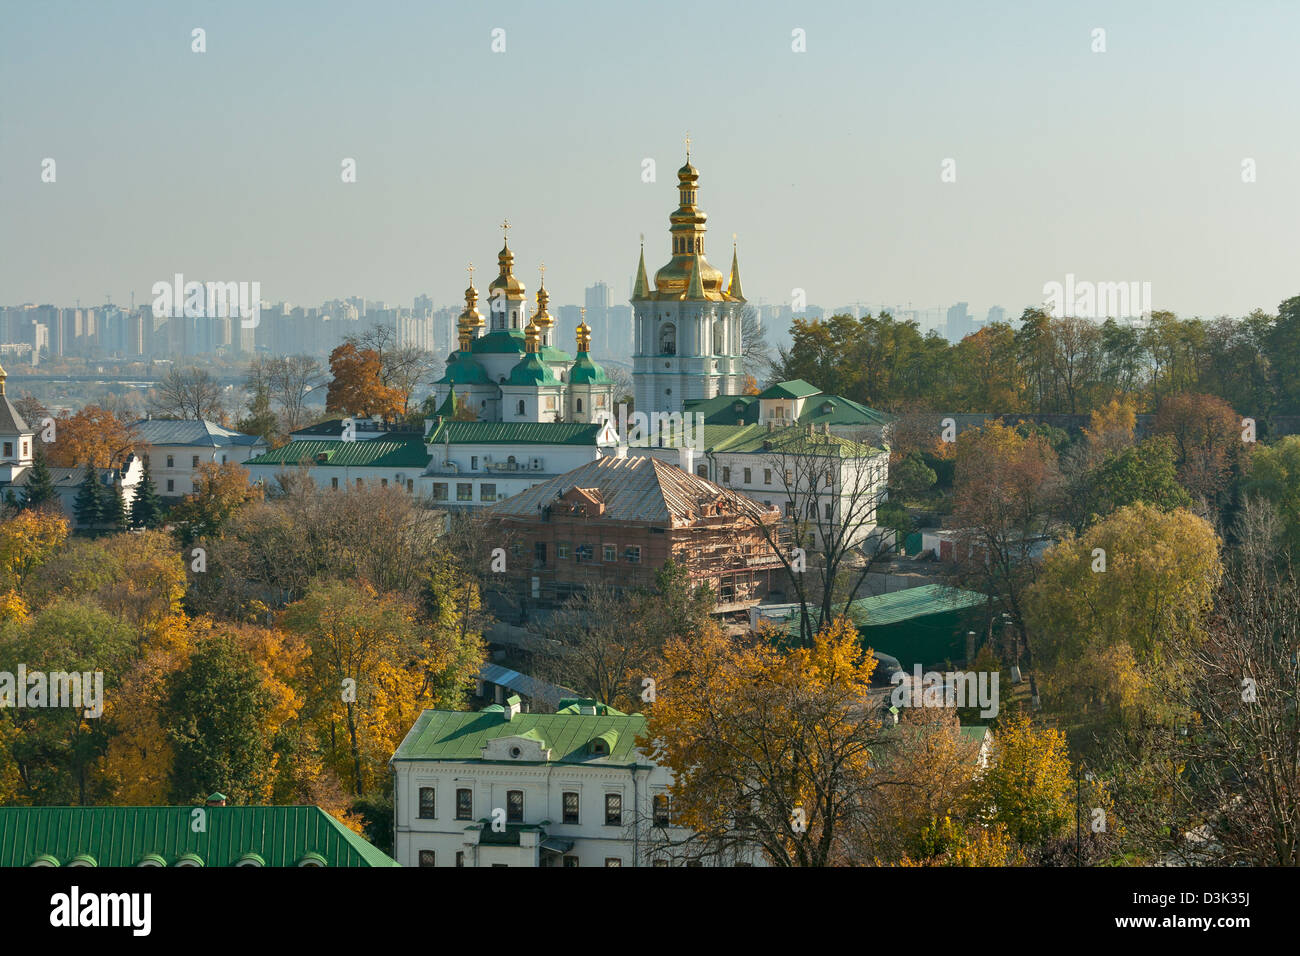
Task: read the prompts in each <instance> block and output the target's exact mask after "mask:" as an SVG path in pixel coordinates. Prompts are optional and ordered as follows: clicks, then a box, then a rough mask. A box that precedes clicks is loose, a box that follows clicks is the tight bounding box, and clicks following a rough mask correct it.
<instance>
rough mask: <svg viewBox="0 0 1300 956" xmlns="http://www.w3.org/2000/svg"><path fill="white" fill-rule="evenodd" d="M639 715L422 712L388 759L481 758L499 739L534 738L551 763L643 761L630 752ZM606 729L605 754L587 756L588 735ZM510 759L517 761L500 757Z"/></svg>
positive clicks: (640, 725)
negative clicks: (611, 735) (607, 744)
mask: <svg viewBox="0 0 1300 956" xmlns="http://www.w3.org/2000/svg"><path fill="white" fill-rule="evenodd" d="M645 728H646V722H645V718H644V717H642V716H641V715H640V714H619V713H617V712H614V713H613V714H609V713H607V714H603V715H601V714H576V713H573V712H572V711H570V712H568V713H560V714H516V715H515V716H514V719H513V720H507V719H506V718H505V714H504V713H502V712H501V711H479V712H475V713H466V712H465V711H452V710H426V711H424V712H423V713H422V714H420V716H419V717H418V718H417V719H416V721H415V726H414V727H412V728H411V730H410V732H409V733H408V734H407V735H406V739H405V740H403V741H402V743H401V746H399V747H398V748H397V753H395V754H394V755H393V759H394V760H458V761H459V760H482V759H483V747H484V745H486V744H487V742H488V741H489V740H495V739H497V738H499V737H524V736H527V737H529V738H530V739H533V740H536V739H537V738H538V737H539V736H540V737H541V739H542V740H544V741H546V746H547V747H549V748H550V750H551V760H550V762H551V763H569V764H574V763H590V762H592V761H601V762H604V763H610V764H614V765H617V766H630V765H632V764H638V763H644V759H643V758H641V757H640V756H639V755H638V754H637V753H636V739H637V737H638V736H639V735H641V734H643V733H645ZM611 731H613V732H614V734H616V735H617V736H616V737H614V738H613V746H612V747H611V748H610V752H609V754H608V755H603V754H602V755H599V756H596V755H593V754H592V753H591V752H590V747H589V744H590V742H591V740H592V738H594V737H603V738H604V739H605V740H606V741H607V742H608V741H609V737H607V736H605V735H607V734H609V733H610V732H611ZM506 762H509V763H515V762H517V761H506Z"/></svg>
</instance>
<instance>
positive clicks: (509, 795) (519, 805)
mask: <svg viewBox="0 0 1300 956" xmlns="http://www.w3.org/2000/svg"><path fill="white" fill-rule="evenodd" d="M523 822H524V792H523V791H522V790H507V791H506V823H523Z"/></svg>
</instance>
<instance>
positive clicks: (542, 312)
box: [529, 265, 555, 345]
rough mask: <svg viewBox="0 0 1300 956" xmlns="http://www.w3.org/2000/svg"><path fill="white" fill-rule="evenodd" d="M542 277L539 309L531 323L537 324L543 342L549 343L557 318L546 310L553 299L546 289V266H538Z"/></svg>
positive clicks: (538, 302) (538, 288)
mask: <svg viewBox="0 0 1300 956" xmlns="http://www.w3.org/2000/svg"><path fill="white" fill-rule="evenodd" d="M538 272H540V273H541V278H540V279H539V280H538V283H537V311H536V312H534V313H533V318H532V321H531V322H529V325H535V326H537V333H538V335H540V336H541V340H542V344H543V345H546V344H549V342H550V338H551V329H552V328H554V327H555V319H553V318H551V313H549V312H547V311H546V305H547V303H549V302H550V301H551V294H550V293H549V292H547V291H546V266H545V265H542V266H539V267H538Z"/></svg>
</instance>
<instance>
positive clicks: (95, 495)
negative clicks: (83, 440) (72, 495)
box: [72, 464, 103, 532]
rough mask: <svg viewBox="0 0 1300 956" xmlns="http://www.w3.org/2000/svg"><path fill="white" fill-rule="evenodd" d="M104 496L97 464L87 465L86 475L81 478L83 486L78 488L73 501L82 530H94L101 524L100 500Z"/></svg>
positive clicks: (73, 508) (74, 513)
mask: <svg viewBox="0 0 1300 956" xmlns="http://www.w3.org/2000/svg"><path fill="white" fill-rule="evenodd" d="M102 498H103V495H102V494H101V492H100V490H99V475H98V474H97V473H96V472H95V466H94V465H92V464H87V465H86V475H85V477H84V478H82V479H81V486H80V487H79V488H78V489H77V498H76V500H75V501H74V502H73V503H72V513H73V515H74V516H75V517H76V519H77V528H78V529H79V530H81V531H85V532H90V531H93V530H94V528H95V525H97V524H99V517H100V510H101V509H100V502H101V499H102Z"/></svg>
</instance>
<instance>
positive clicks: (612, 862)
mask: <svg viewBox="0 0 1300 956" xmlns="http://www.w3.org/2000/svg"><path fill="white" fill-rule="evenodd" d="M605 865H606V866H622V865H623V861H622V860H621V859H619V858H618V857H616V856H607V857H605Z"/></svg>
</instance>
